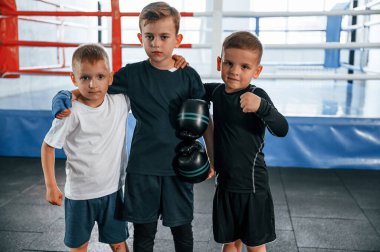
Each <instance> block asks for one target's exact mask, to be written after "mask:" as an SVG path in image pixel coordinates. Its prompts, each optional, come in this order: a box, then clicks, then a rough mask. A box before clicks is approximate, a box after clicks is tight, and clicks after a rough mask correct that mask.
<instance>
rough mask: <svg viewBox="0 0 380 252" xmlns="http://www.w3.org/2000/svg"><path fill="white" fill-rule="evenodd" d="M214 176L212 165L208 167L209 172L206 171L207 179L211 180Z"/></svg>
mask: <svg viewBox="0 0 380 252" xmlns="http://www.w3.org/2000/svg"><path fill="white" fill-rule="evenodd" d="M214 176H215V169H214V166H213V165H210V170H209V171H208V176H207V179H211V178H212V177H214Z"/></svg>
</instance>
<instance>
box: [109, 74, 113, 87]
mask: <svg viewBox="0 0 380 252" xmlns="http://www.w3.org/2000/svg"><path fill="white" fill-rule="evenodd" d="M113 74H114V72H110V79H109V83H108V86H111V85H112V82H113Z"/></svg>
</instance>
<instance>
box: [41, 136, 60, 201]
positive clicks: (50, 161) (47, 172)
mask: <svg viewBox="0 0 380 252" xmlns="http://www.w3.org/2000/svg"><path fill="white" fill-rule="evenodd" d="M41 164H42V170H43V172H44V178H45V186H46V200H47V201H48V202H49V203H50V204H52V205H58V206H61V205H62V200H63V194H62V192H61V191H60V190H59V188H58V185H57V180H56V178H55V168H54V166H55V149H54V148H53V147H51V146H49V145H48V144H46V143H45V142H43V144H42V146H41Z"/></svg>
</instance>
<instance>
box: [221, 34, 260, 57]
mask: <svg viewBox="0 0 380 252" xmlns="http://www.w3.org/2000/svg"><path fill="white" fill-rule="evenodd" d="M229 48H237V49H247V50H252V51H255V52H257V54H258V63H259V64H260V61H261V57H262V55H263V45H262V44H261V42H260V40H259V39H258V38H257V37H256V36H255V35H253V34H252V33H250V32H246V31H239V32H234V33H232V34H230V35H229V36H228V37H226V38H225V39H224V42H223V50H225V49H229Z"/></svg>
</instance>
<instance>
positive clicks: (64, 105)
mask: <svg viewBox="0 0 380 252" xmlns="http://www.w3.org/2000/svg"><path fill="white" fill-rule="evenodd" d="M71 98H72V95H71V92H70V91H66V90H62V91H59V92H58V93H57V94H56V95H55V96H54V97H53V102H52V113H53V116H54V117H56V118H58V119H62V118H63V117H65V116H68V115H70V108H71V107H72V104H71Z"/></svg>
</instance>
